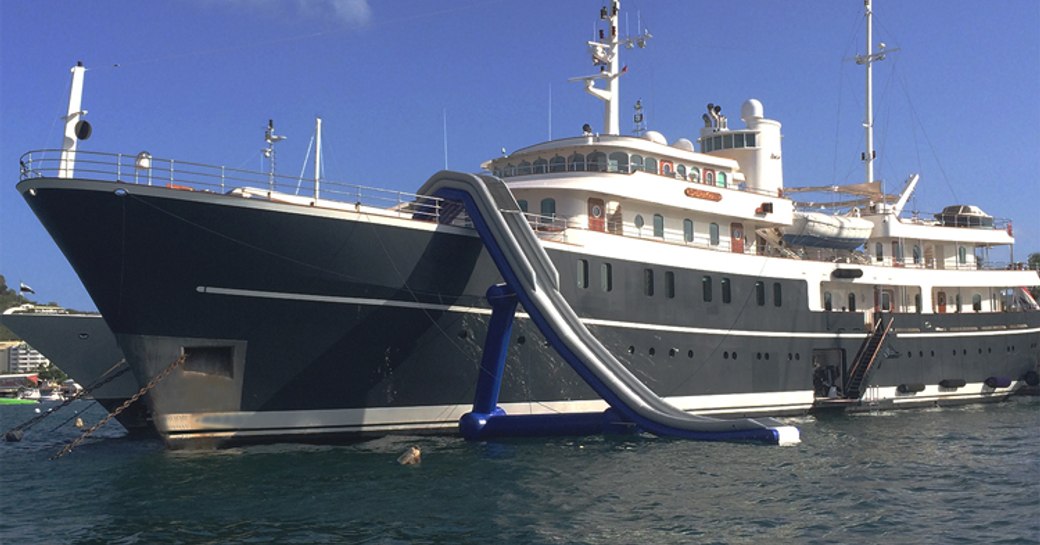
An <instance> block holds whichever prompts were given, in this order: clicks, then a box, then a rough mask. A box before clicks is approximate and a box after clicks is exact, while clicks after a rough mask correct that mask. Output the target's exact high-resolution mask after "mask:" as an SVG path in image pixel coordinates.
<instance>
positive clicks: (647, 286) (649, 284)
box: [643, 269, 654, 297]
mask: <svg viewBox="0 0 1040 545" xmlns="http://www.w3.org/2000/svg"><path fill="white" fill-rule="evenodd" d="M643 293H644V294H646V295H647V296H648V297H653V295H654V270H653V269H643Z"/></svg>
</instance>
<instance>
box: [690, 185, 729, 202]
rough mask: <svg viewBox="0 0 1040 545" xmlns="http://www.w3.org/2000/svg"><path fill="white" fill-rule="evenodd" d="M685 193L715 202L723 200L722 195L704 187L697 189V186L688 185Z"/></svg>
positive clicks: (695, 197)
mask: <svg viewBox="0 0 1040 545" xmlns="http://www.w3.org/2000/svg"><path fill="white" fill-rule="evenodd" d="M683 193H686V196H687V197H693V198H694V199H704V200H706V201H715V202H719V201H721V200H722V195H721V194H719V193H715V192H712V191H705V190H703V189H697V188H695V187H687V188H686V191H684V192H683Z"/></svg>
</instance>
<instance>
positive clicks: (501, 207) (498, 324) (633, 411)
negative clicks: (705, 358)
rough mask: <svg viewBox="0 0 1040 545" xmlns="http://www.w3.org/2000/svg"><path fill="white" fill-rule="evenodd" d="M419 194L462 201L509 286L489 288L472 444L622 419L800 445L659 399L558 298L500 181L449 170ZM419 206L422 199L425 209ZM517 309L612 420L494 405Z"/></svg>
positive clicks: (469, 422)
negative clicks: (553, 425) (509, 410)
mask: <svg viewBox="0 0 1040 545" xmlns="http://www.w3.org/2000/svg"><path fill="white" fill-rule="evenodd" d="M418 193H419V195H420V196H430V197H438V198H441V199H444V200H445V201H454V202H461V203H462V204H463V205H464V207H465V210H466V212H467V214H468V215H469V217H470V220H471V221H472V223H473V225H474V227H475V228H476V230H477V232H478V233H479V235H480V238H481V240H482V241H483V243H484V245H485V247H486V249H487V251H488V253H489V254H490V256H491V258H492V260H493V261H494V263H495V265H496V266H497V268H498V270H499V272H500V274H501V275H502V277H503V279H505V285H496V286H492V287H491V289H489V290H488V300H489V302H490V303H491V305H492V309H493V310H492V317H491V322H490V324H489V327H488V338H487V340H486V343H485V348H484V355H483V360H482V363H481V366H482V369H481V374H480V379H479V380H480V382H478V387H477V394H476V399H475V401H474V410H473V411H472V412H471V413H468V414H467V415H466V416H464V417H463V418H462V420H461V421H460V428H461V430H462V432H463V435H465V436H466V437H467V438H472V439H483V438H488V437H494V436H509V435H539V434H540V433H538V432H539V431H541V430H544V429H548V428H547V427H546V426H549V424H550V420H556V421H559V420H561V419H564V418H568V417H573V419H574V421H575V422H588V421H589V420H590V419H591V420H596V419H599V420H601V421H602V420H604V419H606V420H613V421H615V422H616V421H617V420H618V419H620V420H622V421H624V422H627V423H631V424H634V425H635V426H637V427H638V428H639V429H642V430H644V431H647V432H650V433H653V434H655V435H660V436H669V437H681V438H686V439H695V440H708V441H758V442H765V443H772V444H790V443H797V442H798V441H799V432H798V430H797V428H794V427H791V426H784V425H782V424H780V423H779V422H777V421H776V420H773V419H769V418H763V419H749V418H748V419H732V420H726V419H718V418H710V417H705V416H697V415H691V414H689V413H687V412H685V411H683V410H681V409H679V408H678V407H676V406H674V405H672V404H670V403H669V402H667V401H665V400H664V399H662V398H661V397H659V396H658V395H657V394H656V393H654V392H653V391H652V390H651V389H650V388H649V387H647V386H646V385H645V384H643V383H642V382H641V381H640V380H639V379H638V378H636V377H635V375H633V374H632V373H631V372H630V371H629V370H628V369H627V368H626V367H625V366H624V365H623V364H622V363H621V362H620V361H618V360H617V358H615V357H614V356H613V355H612V354H611V353H610V351H609V350H607V348H606V347H604V346H603V344H602V343H600V342H599V340H598V339H596V338H595V337H594V336H593V335H592V333H590V332H589V330H588V329H587V328H586V327H585V325H584V324H583V323H582V322H581V320H580V318H579V317H578V316H577V314H575V312H574V310H573V309H572V308H571V306H570V304H568V303H567V301H566V300H565V299H564V298H563V295H562V294H560V291H559V273H558V272H557V271H556V267H555V266H554V265H553V263H552V261H550V259H549V256H548V254H546V252H545V249H544V248H543V247H542V245H541V242H539V240H538V238H537V237H536V236H535V234H534V231H533V230H532V229H531V226H530V224H529V223H528V221H527V218H526V217H525V216H524V213H523V211H522V210H520V207H519V206H518V205H517V203H516V200H515V199H514V198H513V195H512V193H511V192H510V191H509V188H508V187H507V186H506V185H505V183H504V182H503V181H502V180H500V179H498V178H494V177H492V176H477V175H473V174H465V173H460V172H452V171H441V172H439V173H437V174H435V175H434V176H433V177H431V178H430V179H429V180H428V181H427V182H426V183H425V184H424V185H423V187H422V188H421V189H420V190H419V191H418ZM421 200H422V197H420V204H422V203H421ZM453 219H454V218H453V217H451V215H445V216H443V217H441V218H440V219H439V220H438V221H440V222H442V223H450V222H451V221H452V220H453ZM517 302H519V303H520V304H522V305H523V307H524V309H525V310H526V311H527V313H528V315H529V316H530V318H531V320H532V321H533V322H534V323H535V324H536V325H537V327H538V329H539V330H540V331H541V333H542V334H543V335H544V336H545V338H546V340H547V341H548V342H549V343H550V344H551V345H552V347H553V348H554V349H555V350H556V351H557V353H559V354H560V356H561V357H562V358H563V359H564V360H566V361H567V363H569V364H570V365H571V367H572V368H574V370H575V371H576V372H577V373H578V375H579V376H581V378H582V379H584V380H585V381H586V382H587V383H588V384H589V386H591V387H592V389H593V390H594V391H595V392H596V393H597V394H598V395H600V396H601V397H602V398H603V399H604V400H605V401H606V402H607V403H608V404H609V405H610V407H611V409H609V410H608V411H607V413H604V414H599V415H596V414H579V415H505V414H504V412H503V411H502V409H501V408H499V407H498V406H497V405H496V403H497V399H498V390H499V388H500V386H501V377H502V373H503V368H504V365H505V356H506V352H507V348H508V341H509V334H510V331H511V324H512V322H513V320H514V317H515V312H516V304H517ZM608 413H609V414H608ZM554 416H555V417H556V418H555V419H554V418H552V417H554ZM576 429H578V428H576ZM581 429H585V428H581ZM542 435H544V433H542Z"/></svg>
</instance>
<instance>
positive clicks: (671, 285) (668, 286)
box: [664, 271, 675, 299]
mask: <svg viewBox="0 0 1040 545" xmlns="http://www.w3.org/2000/svg"><path fill="white" fill-rule="evenodd" d="M664 295H665V297H667V298H669V299H672V298H674V297H675V273H674V272H672V271H665V273H664Z"/></svg>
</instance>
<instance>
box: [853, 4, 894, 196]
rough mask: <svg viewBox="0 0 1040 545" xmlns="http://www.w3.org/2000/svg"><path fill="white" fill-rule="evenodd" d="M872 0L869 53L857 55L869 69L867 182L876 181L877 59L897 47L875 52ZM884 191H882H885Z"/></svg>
mask: <svg viewBox="0 0 1040 545" xmlns="http://www.w3.org/2000/svg"><path fill="white" fill-rule="evenodd" d="M870 2H871V0H863V9H864V14H865V15H866V17H867V54H866V55H856V64H862V65H864V66H865V67H866V69H867V82H866V83H867V97H866V120H864V122H863V127H864V129H866V133H867V138H866V148H865V150H864V152H863V154H862V159H863V162H864V163H865V165H866V176H867V179H866V180H864V181H865V182H866V183H868V184H869V183H871V182H873V181H874V161H875V160H876V159H877V153H876V152H875V151H874V68H873V64H874V62H875V61H880V60H884V58H885V54H886V53H888V52H889V51H896V49H889V50H887V51H886V50H885V44H884V43H881V44H879V45H878V47H879V48H880V51H878V52H877V53H874V11H873V10H872V9H871V5H870ZM883 192H884V191H882V193H883Z"/></svg>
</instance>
